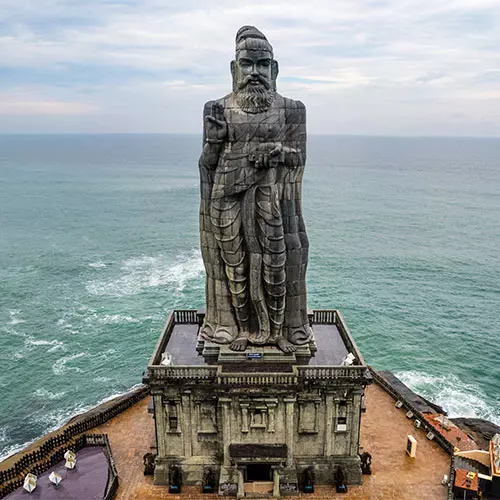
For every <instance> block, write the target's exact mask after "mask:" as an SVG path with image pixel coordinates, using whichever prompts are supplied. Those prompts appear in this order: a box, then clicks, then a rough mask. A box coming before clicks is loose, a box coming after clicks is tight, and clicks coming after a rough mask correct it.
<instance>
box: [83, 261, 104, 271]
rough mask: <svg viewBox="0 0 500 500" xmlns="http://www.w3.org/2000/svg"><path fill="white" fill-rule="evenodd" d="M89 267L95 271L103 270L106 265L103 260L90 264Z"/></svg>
mask: <svg viewBox="0 0 500 500" xmlns="http://www.w3.org/2000/svg"><path fill="white" fill-rule="evenodd" d="M87 265H88V266H89V267H92V268H93V269H102V268H103V267H106V264H105V263H104V262H103V261H102V260H101V259H99V260H98V261H97V262H89V263H88V264H87Z"/></svg>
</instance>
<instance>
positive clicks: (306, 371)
mask: <svg viewBox="0 0 500 500" xmlns="http://www.w3.org/2000/svg"><path fill="white" fill-rule="evenodd" d="M297 369H298V372H299V378H300V379H301V380H304V381H309V380H338V379H351V380H359V379H367V380H370V379H371V374H370V372H369V370H368V369H367V367H366V366H298V367H297Z"/></svg>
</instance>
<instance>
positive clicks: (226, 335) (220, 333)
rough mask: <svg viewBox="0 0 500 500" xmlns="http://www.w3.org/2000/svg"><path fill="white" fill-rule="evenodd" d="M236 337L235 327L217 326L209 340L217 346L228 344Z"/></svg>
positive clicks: (236, 329) (236, 330)
mask: <svg viewBox="0 0 500 500" xmlns="http://www.w3.org/2000/svg"><path fill="white" fill-rule="evenodd" d="M237 335H238V328H237V327H236V326H234V327H233V326H218V327H217V328H216V329H215V332H214V334H213V336H212V338H211V339H210V340H211V341H212V342H215V343H217V344H229V343H230V342H232V341H233V339H234V338H235V337H236V336H237Z"/></svg>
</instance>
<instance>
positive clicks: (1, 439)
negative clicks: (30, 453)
mask: <svg viewBox="0 0 500 500" xmlns="http://www.w3.org/2000/svg"><path fill="white" fill-rule="evenodd" d="M7 439H8V434H7V427H6V426H4V427H0V443H5V441H7Z"/></svg>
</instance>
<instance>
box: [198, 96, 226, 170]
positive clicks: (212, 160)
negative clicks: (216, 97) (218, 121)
mask: <svg viewBox="0 0 500 500" xmlns="http://www.w3.org/2000/svg"><path fill="white" fill-rule="evenodd" d="M213 106H214V101H208V102H207V103H206V104H205V107H204V108H203V150H202V152H201V156H200V160H199V162H198V164H199V166H200V167H205V168H208V169H210V170H213V169H215V168H216V167H217V163H218V162H219V155H220V150H221V146H222V143H221V142H217V141H211V140H210V139H209V138H208V137H207V116H211V115H212V109H213Z"/></svg>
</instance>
